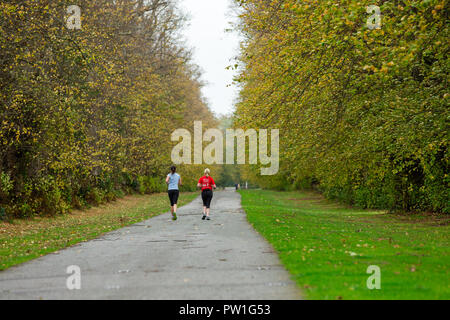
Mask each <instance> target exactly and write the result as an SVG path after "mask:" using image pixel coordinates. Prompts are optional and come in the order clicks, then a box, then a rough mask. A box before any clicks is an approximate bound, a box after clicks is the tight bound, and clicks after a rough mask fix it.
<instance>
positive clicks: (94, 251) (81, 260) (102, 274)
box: [0, 190, 301, 300]
mask: <svg viewBox="0 0 450 320" xmlns="http://www.w3.org/2000/svg"><path fill="white" fill-rule="evenodd" d="M181 196H182V195H181ZM201 208H202V203H201V199H200V198H197V199H196V200H194V201H193V202H191V203H190V204H188V205H186V206H184V207H182V208H179V209H178V217H179V218H178V220H177V221H172V220H171V216H170V213H166V214H163V215H160V216H157V217H154V218H151V219H149V220H146V221H143V222H141V223H137V224H134V225H131V226H129V227H125V228H122V229H119V230H116V231H113V232H109V233H107V234H105V235H103V236H101V237H99V238H97V239H94V240H91V241H87V242H83V243H80V244H77V245H74V246H72V247H70V248H67V249H64V250H61V251H59V252H57V253H53V254H49V255H46V256H44V257H41V258H38V259H35V260H32V261H29V262H26V263H23V264H21V265H18V266H15V267H11V268H9V269H7V270H5V271H3V272H0V299H168V300H172V299H188V300H211V299H219V300H222V299H223V300H236V299H243V300H247V299H252V300H253V299H258V300H259V299H261V300H266V299H274V300H278V299H301V295H300V293H299V291H298V289H297V287H296V285H295V283H294V282H293V281H292V280H291V279H290V276H289V274H288V272H287V271H286V270H285V269H284V268H283V266H282V265H281V264H280V262H279V260H278V257H277V255H276V253H275V252H274V251H273V249H272V247H271V246H270V245H269V244H268V243H267V242H266V241H265V240H264V239H263V238H262V237H261V236H260V235H259V234H258V233H257V232H256V231H255V230H254V229H253V228H252V227H251V226H250V224H249V223H248V222H247V219H246V216H245V212H244V211H243V209H242V207H241V199H240V195H239V194H238V193H237V192H235V191H232V190H226V191H218V192H215V193H214V198H213V201H212V204H211V220H210V221H206V220H205V221H204V220H201V216H202V215H201V210H202V209H201ZM69 266H78V267H79V270H80V281H81V288H80V289H79V290H78V289H72V290H69V289H68V287H67V279H68V278H69V277H71V278H70V279H73V274H69V273H67V268H68V267H69ZM71 283H74V282H71Z"/></svg>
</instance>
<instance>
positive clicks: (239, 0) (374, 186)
mask: <svg viewBox="0 0 450 320" xmlns="http://www.w3.org/2000/svg"><path fill="white" fill-rule="evenodd" d="M235 3H236V5H237V6H238V8H239V11H240V18H241V19H240V24H239V29H240V31H241V32H242V35H243V37H244V41H243V43H242V47H241V55H240V58H239V59H240V61H239V62H240V63H239V65H240V74H239V76H238V77H237V79H236V81H237V82H238V83H239V84H240V85H241V87H242V91H241V93H240V97H239V101H238V103H237V107H236V113H235V125H236V126H238V127H241V128H279V129H280V173H279V174H278V175H277V176H274V177H260V176H259V175H258V174H257V172H258V171H257V168H255V167H254V166H247V167H246V168H245V170H244V171H243V175H244V176H245V177H247V178H249V179H252V180H253V181H257V182H258V183H259V184H260V185H261V186H263V187H267V188H279V189H290V188H305V187H314V188H317V189H319V190H321V191H322V192H324V194H325V195H326V196H328V197H329V198H337V199H340V200H343V201H345V202H347V203H351V204H356V205H358V206H360V207H364V208H385V209H389V210H392V211H397V210H398V211H435V212H449V191H448V190H449V182H450V180H449V176H448V172H449V170H448V128H449V127H448V120H449V111H448V110H449V108H448V105H449V98H450V96H449V92H448V80H449V66H450V64H449V43H448V34H449V23H448V21H449V19H448V18H449V17H448V15H449V5H448V2H446V1H443V0H428V1H414V0H412V1H404V0H383V1H357V0H344V1H323V0H321V1H318V0H304V1H296V0H285V1H279V0H236V1H235ZM370 5H378V6H379V8H380V13H381V17H380V18H381V19H380V22H381V23H380V28H370V27H369V25H368V20H370V19H369V18H370V14H368V13H367V7H368V6H370ZM369 22H370V21H369Z"/></svg>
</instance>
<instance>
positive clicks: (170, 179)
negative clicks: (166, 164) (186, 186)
mask: <svg viewBox="0 0 450 320" xmlns="http://www.w3.org/2000/svg"><path fill="white" fill-rule="evenodd" d="M170 171H171V172H170V173H169V174H168V175H167V177H166V183H167V185H168V191H167V192H168V194H169V199H170V212H171V213H172V220H174V221H175V220H177V203H178V196H179V195H180V191H179V189H178V187H179V186H181V185H182V183H181V177H180V175H179V174H178V173H176V171H177V167H175V166H172V167H170Z"/></svg>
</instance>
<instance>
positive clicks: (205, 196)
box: [197, 169, 216, 220]
mask: <svg viewBox="0 0 450 320" xmlns="http://www.w3.org/2000/svg"><path fill="white" fill-rule="evenodd" d="M209 174H210V171H209V169H205V175H204V176H203V177H201V178H200V179H199V180H198V184H197V187H199V188H202V200H203V217H202V220H205V219H206V220H211V218H210V217H209V207H210V205H211V200H212V197H213V191H212V190H213V188H214V189H215V188H216V183H215V182H214V179H213V178H212V177H211V176H210V175H209Z"/></svg>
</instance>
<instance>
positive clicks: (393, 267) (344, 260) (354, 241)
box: [240, 190, 450, 299]
mask: <svg viewBox="0 0 450 320" xmlns="http://www.w3.org/2000/svg"><path fill="white" fill-rule="evenodd" d="M240 193H241V195H242V205H243V207H244V209H245V211H246V212H247V218H248V220H249V222H250V223H251V224H252V225H253V226H254V228H255V229H256V230H257V231H258V232H260V233H261V234H262V235H263V236H264V237H265V238H266V239H267V240H268V241H269V242H270V243H271V244H272V245H273V247H274V248H275V250H276V251H277V252H278V254H279V257H280V259H281V261H282V263H283V264H284V265H285V267H286V268H287V269H288V270H289V272H290V273H291V274H292V276H293V279H294V280H295V281H296V282H297V284H298V285H299V286H300V288H301V289H302V291H303V292H304V294H305V295H306V298H309V299H450V281H449V279H450V277H449V265H450V258H449V222H450V219H449V216H448V215H430V214H429V215H419V214H414V215H394V214H387V213H385V212H382V211H373V210H361V209H355V208H350V207H346V206H343V205H340V204H337V203H334V202H330V201H327V200H325V199H324V198H322V197H321V196H320V195H318V194H315V193H305V192H302V193H301V192H275V191H266V190H242V191H240ZM369 265H377V266H379V267H380V269H381V289H380V290H376V289H375V290H369V289H368V288H367V286H366V281H367V279H368V277H369V276H370V274H367V273H366V271H367V267H368V266H369Z"/></svg>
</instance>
